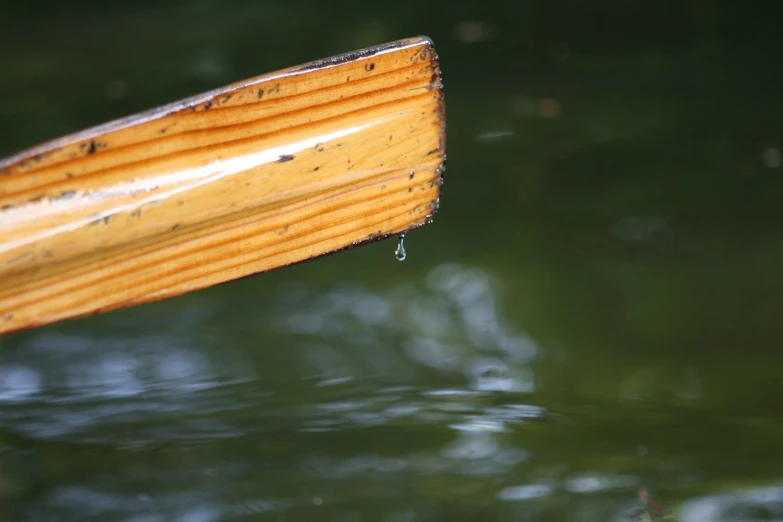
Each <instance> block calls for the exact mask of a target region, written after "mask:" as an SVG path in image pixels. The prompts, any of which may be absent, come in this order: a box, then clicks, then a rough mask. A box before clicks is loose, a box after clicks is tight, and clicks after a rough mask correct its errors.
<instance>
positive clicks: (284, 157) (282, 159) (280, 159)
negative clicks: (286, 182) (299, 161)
mask: <svg viewBox="0 0 783 522" xmlns="http://www.w3.org/2000/svg"><path fill="white" fill-rule="evenodd" d="M295 157H296V156H292V155H291V154H282V155H280V156H279V157H278V158H277V163H286V162H288V161H291V160H293V159H294V158H295Z"/></svg>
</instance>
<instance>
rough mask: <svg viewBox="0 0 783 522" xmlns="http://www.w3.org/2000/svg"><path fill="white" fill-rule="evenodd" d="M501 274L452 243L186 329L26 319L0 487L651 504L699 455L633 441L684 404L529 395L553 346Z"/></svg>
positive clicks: (318, 501)
mask: <svg viewBox="0 0 783 522" xmlns="http://www.w3.org/2000/svg"><path fill="white" fill-rule="evenodd" d="M495 288H496V282H495V281H493V279H492V278H491V277H490V276H489V275H488V274H487V273H486V272H484V271H482V270H480V269H477V268H471V267H466V266H461V265H458V264H453V263H446V264H442V265H440V266H437V267H436V268H434V269H433V270H431V271H430V272H429V274H428V275H427V276H426V284H425V285H421V286H419V287H416V286H409V285H407V284H402V285H398V286H395V287H391V288H390V289H389V290H388V291H386V292H379V291H371V290H368V289H367V288H363V287H362V286H359V285H357V284H352V285H338V286H335V287H333V288H331V289H329V290H327V291H323V292H316V291H314V290H311V289H308V288H307V287H305V286H299V285H293V286H285V287H284V288H282V289H281V291H280V293H279V295H277V296H275V302H274V304H272V303H267V304H264V303H260V304H257V305H256V306H254V307H253V308H252V310H236V309H231V308H230V305H229V308H226V306H220V305H214V306H204V305H202V306H199V307H196V306H194V307H191V308H188V307H185V308H184V309H181V310H180V311H179V312H178V313H179V314H180V317H175V318H174V322H175V323H178V324H180V325H185V326H186V328H184V332H186V333H183V332H182V331H179V330H180V329H178V328H175V331H176V333H171V334H150V335H143V336H140V335H138V333H136V334H134V335H132V336H127V335H125V334H124V332H126V331H127V330H124V329H122V328H119V325H118V328H117V329H116V330H115V331H113V330H112V329H109V330H108V331H107V332H105V333H104V334H102V335H100V336H96V335H95V334H94V333H92V334H88V333H86V332H80V331H79V329H78V328H71V329H68V330H67V333H66V332H65V331H64V332H61V333H57V332H52V331H49V330H42V331H40V332H31V333H29V334H26V335H24V336H20V337H16V338H15V339H17V342H15V343H14V344H12V345H11V346H4V348H3V349H4V353H3V358H2V360H0V407H1V408H2V412H3V415H2V417H0V456H2V460H1V461H0V462H2V466H0V477H2V482H1V483H0V499H1V498H3V497H5V498H8V499H12V498H18V499H20V501H19V502H17V506H18V507H19V509H20V510H21V513H24V516H25V517H26V518H27V519H30V520H46V519H48V518H47V517H51V516H57V517H64V518H58V519H67V520H132V521H141V520H143V521H158V520H161V521H163V520H183V521H185V520H187V521H213V520H225V519H231V518H234V517H243V516H254V517H262V518H263V517H264V516H268V517H269V518H270V519H271V520H277V519H278V518H275V517H279V516H281V515H285V516H286V517H289V518H290V519H293V520H298V519H302V520H306V519H312V518H314V517H315V518H320V517H324V516H326V517H331V518H329V519H330V520H331V519H334V520H363V519H365V518H364V515H362V513H365V512H367V509H369V508H368V506H369V505H370V504H367V503H371V505H372V512H373V513H374V515H373V517H372V519H381V520H419V519H425V518H426V514H427V513H432V512H434V511H433V510H435V509H438V506H441V503H443V502H447V503H449V505H453V516H454V518H456V519H460V517H461V516H462V515H465V513H461V511H460V509H459V506H460V505H462V504H465V505H466V506H473V507H472V509H484V510H486V509H491V510H492V511H493V512H494V513H495V514H496V516H497V517H498V518H499V519H503V520H517V519H527V520H551V519H552V517H555V518H564V519H574V520H576V519H596V520H597V519H598V518H597V517H600V519H602V520H618V521H619V520H632V519H633V517H634V516H635V515H634V513H644V512H646V511H645V510H644V506H643V505H642V504H640V502H639V500H638V499H637V497H636V491H637V490H638V489H639V488H641V487H646V485H647V484H648V483H649V482H654V483H656V485H657V486H659V487H660V489H662V490H663V491H664V492H665V493H666V494H668V495H673V496H674V497H675V498H679V497H680V495H681V493H676V492H677V491H678V490H680V491H682V490H683V488H686V489H687V488H691V487H694V486H696V485H697V484H698V482H699V480H700V479H699V474H698V471H697V470H698V467H695V466H694V463H693V462H692V461H691V462H689V460H691V459H688V458H687V456H685V455H682V456H681V460H679V461H678V460H666V459H663V460H660V459H657V458H654V457H651V456H650V454H649V453H648V448H647V447H646V446H642V445H640V441H641V440H643V439H647V440H653V441H655V440H660V438H661V436H662V435H664V436H665V433H666V432H667V431H668V430H681V429H682V428H681V427H680V426H681V425H680V424H678V423H679V422H682V421H681V420H679V419H677V418H674V419H671V418H664V419H660V420H658V421H655V422H653V423H651V424H649V427H648V430H647V432H646V433H644V434H642V436H640V434H638V433H635V432H634V430H631V431H627V430H626V431H627V433H626V434H625V435H623V434H622V430H623V427H622V425H617V424H615V423H613V422H612V421H608V422H606V423H598V424H596V423H594V422H590V421H588V420H587V417H584V414H586V413H587V412H589V411H590V410H591V409H593V408H595V407H597V406H598V405H595V406H593V405H585V408H586V409H576V410H575V409H574V408H573V407H572V406H566V405H563V404H559V403H558V402H557V401H556V400H547V396H546V394H541V393H538V390H537V386H536V378H535V377H536V372H535V367H536V361H537V359H539V358H540V356H541V348H540V347H539V345H538V344H537V343H536V341H535V340H534V339H533V338H531V337H530V336H529V335H528V334H526V333H525V332H524V331H523V330H521V329H520V328H519V327H518V326H517V325H514V324H511V323H510V322H509V321H508V320H507V319H506V318H504V317H503V314H502V313H501V311H500V306H499V302H498V298H497V295H496V292H495ZM224 305H225V303H224ZM243 314H250V315H251V316H252V321H250V323H252V324H253V325H254V326H252V327H250V328H249V327H248V324H249V323H248V321H247V318H246V317H244V316H243ZM205 317H212V320H210V321H205V320H204V319H205ZM115 318H116V320H118V321H122V320H124V319H123V318H122V316H120V315H118V316H115ZM221 318H222V319H221ZM215 324H221V325H222V328H223V331H224V333H225V334H226V335H224V336H223V337H221V336H220V335H216V332H215V331H213V328H215V326H214V325H215ZM210 325H212V326H210ZM232 336H237V338H240V337H241V338H244V339H245V341H246V342H251V343H252V344H255V345H256V346H255V347H254V348H253V349H252V350H235V349H233V348H232V347H231V345H230V343H229V344H227V342H226V341H225V339H226V338H228V339H230V338H232ZM248 336H249V337H252V338H253V339H252V341H248ZM693 378H695V377H693ZM688 386H690V387H691V388H692V387H693V386H696V385H695V384H692V383H691V384H686V388H688ZM548 403H551V404H548ZM685 414H686V415H687V412H686V413H685ZM580 417H582V418H583V419H584V420H579V419H580ZM686 422H687V421H686ZM708 422H709V421H708ZM610 433H611V438H612V441H613V442H612V443H611V444H607V442H604V440H606V441H608V440H609V439H608V437H609V434H610ZM660 446H661V444H660V442H659V444H658V445H657V447H660ZM672 456H673V455H670V456H669V457H668V458H669V459H671V457H672ZM682 458H684V459H685V460H682ZM689 475H690V478H688V477H689ZM674 477H677V478H674ZM672 479H673V480H672ZM21 499H25V500H21ZM403 499H405V500H404V501H403ZM780 499H781V496H780V493H779V491H778V490H777V489H774V488H773V489H767V490H759V492H758V493H753V492H748V493H742V492H738V493H726V494H720V495H713V496H705V497H697V498H693V499H691V500H688V501H687V502H685V503H683V505H682V508H681V515H682V519H683V520H702V521H710V520H715V521H718V520H728V518H725V517H726V516H727V515H726V513H728V512H736V510H737V509H740V510H754V509H756V510H758V509H761V507H763V509H766V510H773V511H774V510H776V509H778V508H777V507H775V506H778V505H779V504H780ZM493 502H495V503H494V504H493ZM0 505H1V504H0ZM403 505H404V509H400V507H401V506H403ZM759 506H761V507H759ZM450 510H451V508H450V509H449V511H450ZM0 513H1V512H0ZM379 514H380V518H378V517H377V516H376V515H379ZM722 517H723V518H722Z"/></svg>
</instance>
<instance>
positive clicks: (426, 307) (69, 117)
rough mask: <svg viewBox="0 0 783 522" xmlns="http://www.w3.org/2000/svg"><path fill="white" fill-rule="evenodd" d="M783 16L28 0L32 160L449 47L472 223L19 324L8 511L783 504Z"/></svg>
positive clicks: (2, 16) (20, 138)
mask: <svg viewBox="0 0 783 522" xmlns="http://www.w3.org/2000/svg"><path fill="white" fill-rule="evenodd" d="M781 14H782V13H781V9H780V7H779V4H778V3H768V4H763V3H761V2H755V3H753V2H751V3H748V2H745V3H741V2H733V3H729V2H708V1H695V0H694V1H683V2H672V1H660V0H658V1H655V2H653V1H645V2H615V1H609V0H597V1H594V2H578V1H569V0H563V1H559V2H527V1H521V2H516V3H515V2H500V1H483V2H470V1H459V2H453V3H438V2H421V1H419V2H407V1H404V2H395V3H387V4H370V3H360V2H344V3H340V4H335V3H316V2H303V1H298V2H292V1H282V0H280V1H277V2H272V1H255V2H251V1H244V2H237V1H234V2H223V1H217V0H201V1H196V2H190V3H175V2H126V3H113V2H112V3H109V2H88V1H84V0H82V1H75V2H70V3H49V2H44V1H40V0H32V1H29V2H17V3H14V4H8V5H3V6H0V71H1V72H0V154H5V153H11V152H13V151H15V150H17V149H19V148H22V147H24V146H27V145H31V144H34V143H37V142H40V141H42V140H44V139H47V138H51V137H54V136H57V135H60V134H63V133H67V132H70V131H74V130H77V129H80V128H83V127H85V126H88V125H92V124H96V123H99V122H102V121H105V120H108V119H112V118H115V117H119V116H122V115H125V114H128V113H131V112H135V111H138V110H142V109H146V108H149V107H152V106H155V105H159V104H162V103H166V102H168V101H171V100H174V99H177V98H180V97H184V96H187V95H191V94H195V93H198V92H201V91H204V90H206V89H210V88H213V87H218V86H221V85H224V84H226V83H229V82H232V81H235V80H240V79H243V78H245V77H249V76H253V75H256V74H259V73H262V72H267V71H271V70H275V69H277V68H280V67H284V66H288V65H293V64H297V63H300V62H303V61H307V60H311V59H316V58H320V57H323V56H328V55H331V54H334V53H339V52H343V51H348V50H352V49H355V48H358V47H363V46H366V45H371V44H375V43H380V42H383V41H387V40H393V39H397V38H402V37H406V36H412V35H417V34H427V35H429V36H431V37H433V39H434V40H435V43H436V47H437V49H438V51H439V52H440V55H441V59H442V67H443V74H444V82H445V85H446V97H447V111H448V118H449V130H448V156H449V165H448V171H447V174H446V185H445V187H444V197H443V200H442V210H441V213H440V214H439V215H438V216H437V217H436V220H435V222H434V223H433V224H432V225H431V226H428V227H425V228H423V229H421V230H418V231H416V232H414V233H412V234H410V235H408V237H406V247H407V250H408V259H407V260H406V261H405V262H404V263H399V262H398V261H396V260H395V258H394V250H395V247H396V243H395V241H393V240H391V241H386V242H383V243H380V244H376V245H372V246H368V247H365V248H361V249H358V250H355V251H351V252H345V253H341V254H339V255H336V256H332V257H329V258H324V259H321V260H317V261H314V262H310V263H306V264H303V265H299V266H296V267H292V268H288V269H285V270H281V271H279V272H275V273H270V274H266V275H263V276H259V277H255V278H251V279H246V280H243V281H240V282H236V283H232V284H228V285H225V286H221V287H219V288H213V289H210V290H206V291H202V292H198V293H196V294H192V295H188V296H184V297H182V298H177V299H173V300H170V301H166V302H162V303H158V304H154V305H148V306H143V307H139V308H136V309H130V310H125V311H120V312H115V313H111V314H108V315H105V316H100V317H94V318H90V319H86V320H80V321H74V322H70V323H63V324H59V325H55V326H52V327H48V328H44V329H40V330H37V331H32V332H27V333H22V334H15V335H10V336H6V337H3V338H1V339H0V521H2V522H6V521H17V520H31V521H50V520H57V521H60V520H64V521H70V520H73V521H99V520H100V521H126V520H127V521H133V522H162V521H178V522H179V521H182V522H185V521H187V522H213V521H218V520H270V521H299V520H318V521H334V522H342V521H345V522H360V521H375V520H379V521H384V522H413V521H424V520H449V521H487V520H500V521H516V520H535V521H538V520H542V521H543V520H546V521H559V520H563V521H565V520H568V521H570V520H595V521H626V520H632V519H634V517H635V516H636V517H641V518H642V519H644V517H645V516H648V515H650V514H652V515H655V514H657V513H655V511H656V509H655V508H654V506H652V505H650V506H648V507H649V508H650V509H648V511H647V512H644V511H643V509H642V508H643V507H644V506H643V505H642V502H641V500H640V496H639V492H640V490H642V489H644V488H647V489H648V490H649V491H650V492H651V493H652V494H653V495H654V496H655V497H656V498H657V499H658V500H659V501H660V502H661V503H662V504H663V506H664V508H665V509H666V511H667V513H668V515H669V516H670V517H671V519H672V520H681V521H688V522H692V521H693V522H695V521H698V522H711V521H725V520H743V521H762V520H763V521H772V520H781V519H783V450H781V447H783V364H782V363H783V359H782V357H781V350H780V344H781V341H783V318H782V317H781V312H782V311H783V269H782V268H783V232H781V228H780V224H779V223H780V220H781V217H783V209H782V208H781V201H782V200H783V166H782V165H781V163H783V159H781V151H782V150H783V130H782V129H783V127H782V125H781V121H782V120H783V118H782V116H783V97H782V96H781V92H783V91H781V86H783V69H781V67H780V50H781V49H783V38H781V35H780V31H779V24H778V21H779V20H780V15H781Z"/></svg>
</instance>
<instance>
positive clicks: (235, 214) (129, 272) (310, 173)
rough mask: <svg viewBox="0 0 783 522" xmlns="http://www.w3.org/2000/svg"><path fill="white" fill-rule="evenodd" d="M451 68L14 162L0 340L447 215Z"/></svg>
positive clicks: (189, 117) (180, 120) (414, 56)
mask: <svg viewBox="0 0 783 522" xmlns="http://www.w3.org/2000/svg"><path fill="white" fill-rule="evenodd" d="M444 125H445V120H444V105H443V94H442V88H441V81H440V71H439V68H438V62H437V55H436V54H435V51H434V49H433V46H432V42H431V41H430V40H429V39H427V38H413V39H408V40H402V41H398V42H394V43H390V44H387V45H382V46H378V47H373V48H369V49H364V50H361V51H357V52H353V53H349V54H345V55H341V56H337V57H334V58H329V59H325V60H321V61H316V62H313V63H310V64H307V65H303V66H299V67H294V68H290V69H286V70H283V71H280V72H276V73H273V74H268V75H264V76H260V77H257V78H252V79H250V80H246V81H243V82H240V83H236V84H233V85H230V86H228V87H225V88H222V89H218V90H215V91H211V92H208V93H205V94H202V95H199V96H195V97H193V98H189V99H186V100H183V101H180V102H177V103H173V104H170V105H167V106H164V107H160V108H157V109H154V110H151V111H148V112H145V113H142V114H138V115H135V116H130V117H127V118H124V119H121V120H117V121H114V122H111V123H107V124H105V125H101V126H99V127H95V128H92V129H88V130H85V131H82V132H79V133H76V134H73V135H70V136H66V137H63V138H60V139H57V140H54V141H51V142H48V143H45V144H43V145H40V146H38V147H34V148H31V149H29V150H26V151H24V152H21V153H19V154H17V155H15V156H12V157H10V158H7V159H4V160H0V333H6V332H11V331H15V330H20V329H25V328H30V327H34V326H40V325H44V324H48V323H52V322H54V321H58V320H63V319H67V318H73V317H79V316H84V315H88V314H92V313H96V312H101V311H106V310H111V309H116V308H122V307H128V306H131V305H136V304H139V303H144V302H149V301H154V300H158V299H163V298H166V297H170V296H174V295H178V294H182V293H185V292H190V291H193V290H197V289H200V288H204V287H208V286H211V285H215V284H218V283H222V282H225V281H229V280H232V279H236V278H239V277H243V276H247V275H250V274H256V273H259V272H264V271H267V270H271V269H274V268H278V267H283V266H287V265H291V264H293V263H297V262H300V261H304V260H307V259H312V258H315V257H318V256H321V255H323V254H327V253H331V252H335V251H338V250H341V249H344V248H348V247H352V246H357V245H361V244H363V243H367V242H370V241H373V240H378V239H381V238H385V237H388V236H390V235H394V234H400V233H404V232H406V231H408V230H411V229H413V228H416V227H419V226H421V225H424V224H426V223H428V222H429V221H430V220H431V219H432V216H433V214H434V213H435V212H436V211H437V208H438V198H439V195H440V186H441V180H442V174H443V166H444V160H445V155H444V152H445V151H444V147H445V141H444V140H445V126H444Z"/></svg>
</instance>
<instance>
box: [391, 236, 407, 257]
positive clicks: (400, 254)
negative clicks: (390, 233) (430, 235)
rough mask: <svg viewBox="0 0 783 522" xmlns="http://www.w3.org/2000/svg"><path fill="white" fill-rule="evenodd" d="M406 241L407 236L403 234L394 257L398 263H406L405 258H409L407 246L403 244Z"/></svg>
mask: <svg viewBox="0 0 783 522" xmlns="http://www.w3.org/2000/svg"><path fill="white" fill-rule="evenodd" d="M404 240H405V234H401V235H400V240H399V242H398V243H397V250H395V251H394V257H396V258H397V261H405V258H406V257H407V254H406V253H405V245H404V244H403V241H404Z"/></svg>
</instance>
